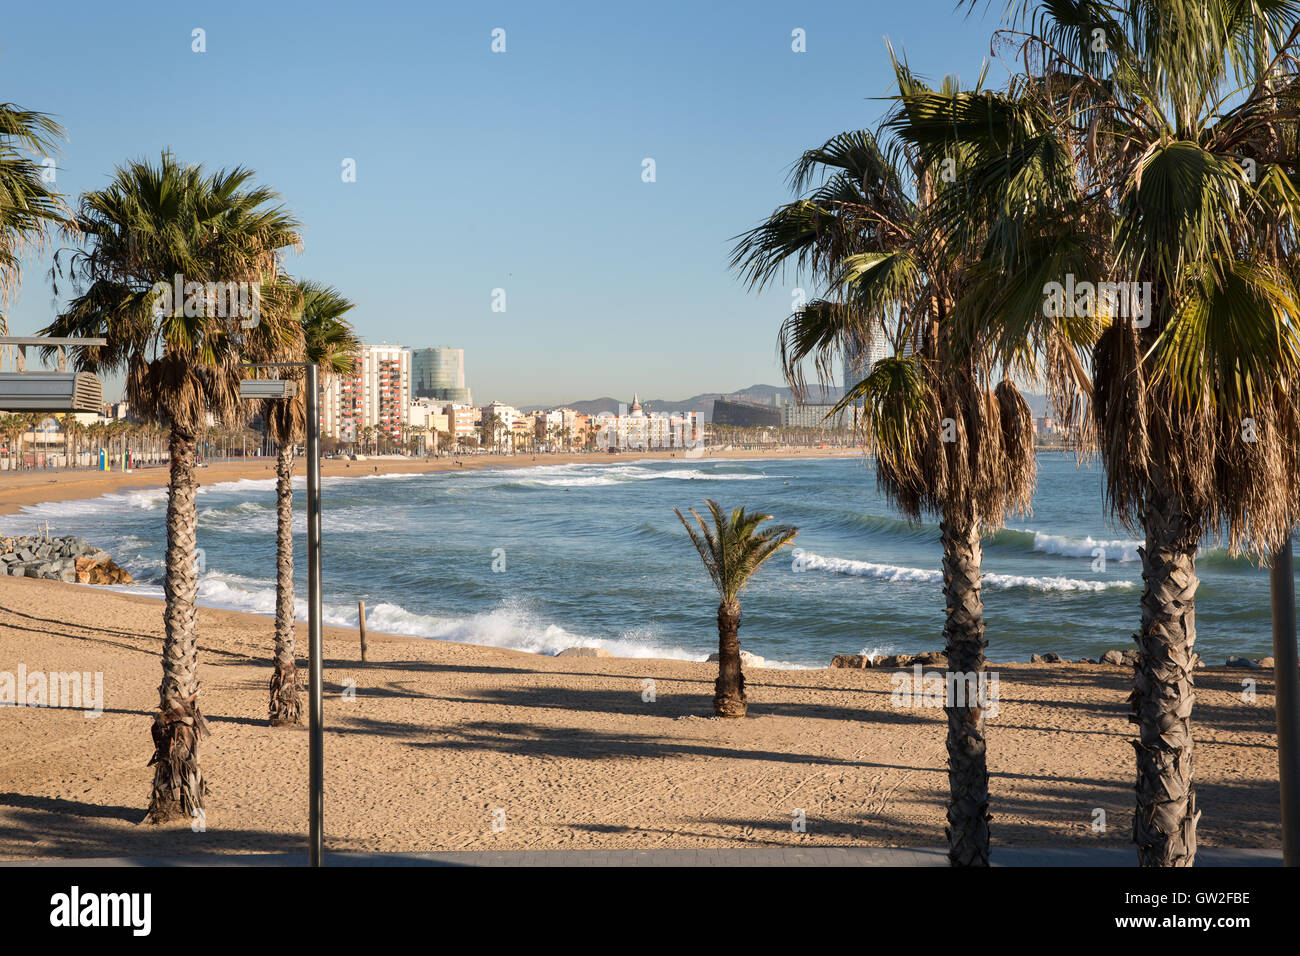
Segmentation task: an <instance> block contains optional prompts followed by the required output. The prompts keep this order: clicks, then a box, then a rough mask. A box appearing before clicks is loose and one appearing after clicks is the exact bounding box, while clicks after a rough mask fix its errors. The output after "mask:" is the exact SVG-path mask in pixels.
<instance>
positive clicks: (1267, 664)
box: [1255, 657, 1277, 670]
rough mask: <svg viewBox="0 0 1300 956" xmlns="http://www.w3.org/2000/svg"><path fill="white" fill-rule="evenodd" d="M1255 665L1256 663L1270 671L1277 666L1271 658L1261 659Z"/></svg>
mask: <svg viewBox="0 0 1300 956" xmlns="http://www.w3.org/2000/svg"><path fill="white" fill-rule="evenodd" d="M1255 663H1257V664H1258V665H1259V666H1260V667H1267V668H1268V669H1269V670H1272V669H1273V668H1274V667H1276V666H1277V661H1275V660H1273V658H1271V657H1261V658H1260V659H1259V660H1258V661H1256V662H1255Z"/></svg>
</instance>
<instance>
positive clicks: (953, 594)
mask: <svg viewBox="0 0 1300 956" xmlns="http://www.w3.org/2000/svg"><path fill="white" fill-rule="evenodd" d="M939 527H940V530H941V532H942V538H943V594H944V601H945V605H946V607H945V614H946V615H947V616H946V619H945V622H944V627H943V636H944V646H945V650H946V651H947V654H948V670H949V671H951V672H956V673H960V674H982V673H983V671H984V648H985V646H986V645H987V642H986V641H985V640H984V599H983V597H982V596H981V594H980V574H981V570H980V569H981V565H982V564H983V560H984V549H983V546H982V545H981V544H980V535H979V523H978V522H977V521H976V520H974V519H973V518H972V517H971V516H969V515H961V516H953V515H945V520H944V521H942V522H941V523H940V525H939ZM968 686H974V683H973V682H972V683H970V684H968ZM980 703H981V702H980V701H979V700H970V699H967V700H965V701H964V702H962V706H956V705H957V701H956V700H946V701H945V704H944V711H945V713H946V714H947V716H948V789H949V802H948V826H947V828H946V831H945V832H946V833H947V835H948V860H949V862H950V863H952V865H953V866H988V865H989V821H990V820H991V819H992V817H991V816H990V815H989V769H988V760H987V758H986V752H985V751H986V746H985V740H984V709H983V708H982V707H981V706H980Z"/></svg>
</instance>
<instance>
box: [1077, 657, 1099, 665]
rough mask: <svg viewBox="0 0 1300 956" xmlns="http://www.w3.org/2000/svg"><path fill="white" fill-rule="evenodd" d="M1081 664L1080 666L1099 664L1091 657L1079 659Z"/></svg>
mask: <svg viewBox="0 0 1300 956" xmlns="http://www.w3.org/2000/svg"><path fill="white" fill-rule="evenodd" d="M1079 663H1080V664H1095V663H1097V662H1096V661H1094V660H1093V659H1092V658H1091V657H1080V658H1079Z"/></svg>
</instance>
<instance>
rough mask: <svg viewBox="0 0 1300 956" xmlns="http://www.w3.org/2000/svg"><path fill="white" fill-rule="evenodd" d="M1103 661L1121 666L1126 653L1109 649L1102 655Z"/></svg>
mask: <svg viewBox="0 0 1300 956" xmlns="http://www.w3.org/2000/svg"><path fill="white" fill-rule="evenodd" d="M1101 662H1102V663H1103V664H1113V665H1114V666H1116V667H1119V666H1121V665H1122V664H1123V663H1124V655H1123V654H1121V653H1120V652H1119V651H1107V652H1106V653H1105V654H1102V655H1101Z"/></svg>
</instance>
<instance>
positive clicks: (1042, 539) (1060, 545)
mask: <svg viewBox="0 0 1300 956" xmlns="http://www.w3.org/2000/svg"><path fill="white" fill-rule="evenodd" d="M1025 533H1027V534H1032V535H1033V536H1034V550H1035V551H1042V552H1043V553H1044V554H1059V555H1063V556H1065V557H1072V558H1095V557H1097V551H1098V549H1100V550H1101V552H1102V553H1103V554H1104V555H1105V556H1106V560H1108V561H1120V562H1131V561H1137V560H1139V558H1140V557H1141V556H1140V555H1139V554H1138V548H1140V547H1141V546H1142V542H1141V541H1133V540H1114V541H1103V540H1100V539H1097V538H1093V537H1083V538H1070V537H1066V536H1065V535H1059V534H1043V533H1042V532H1041V531H1032V530H1031V529H1029V528H1026V529H1025Z"/></svg>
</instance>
